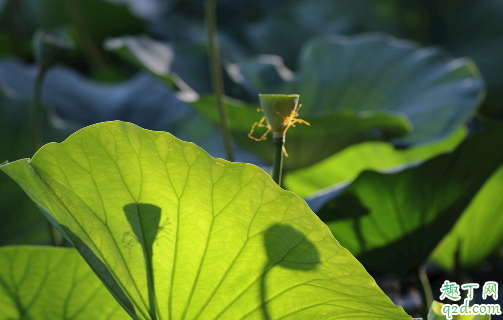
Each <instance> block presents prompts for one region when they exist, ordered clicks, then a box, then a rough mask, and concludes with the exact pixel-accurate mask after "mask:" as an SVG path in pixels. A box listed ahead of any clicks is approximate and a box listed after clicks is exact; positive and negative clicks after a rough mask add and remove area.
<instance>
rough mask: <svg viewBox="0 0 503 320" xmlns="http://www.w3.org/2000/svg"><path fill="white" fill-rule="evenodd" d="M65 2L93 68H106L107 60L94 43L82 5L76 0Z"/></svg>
mask: <svg viewBox="0 0 503 320" xmlns="http://www.w3.org/2000/svg"><path fill="white" fill-rule="evenodd" d="M65 3H66V10H67V13H68V15H69V16H70V18H71V20H72V21H73V23H74V25H75V28H76V30H77V36H78V37H79V39H80V44H81V45H82V49H83V50H84V53H85V54H86V56H87V58H88V59H89V62H90V63H91V66H92V68H93V69H94V71H96V70H103V69H105V68H106V66H107V62H106V61H105V59H104V58H103V57H102V54H101V52H100V50H99V48H98V46H96V44H95V43H94V40H93V37H92V35H91V32H90V31H89V27H88V25H87V22H86V18H85V16H84V11H83V9H82V6H81V5H80V3H79V2H78V1H76V0H68V1H65Z"/></svg>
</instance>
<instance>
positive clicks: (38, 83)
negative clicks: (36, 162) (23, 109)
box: [31, 68, 46, 152]
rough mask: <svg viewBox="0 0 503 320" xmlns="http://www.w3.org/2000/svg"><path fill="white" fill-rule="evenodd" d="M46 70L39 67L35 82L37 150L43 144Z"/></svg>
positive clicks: (33, 133) (35, 136) (34, 138)
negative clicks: (43, 96) (43, 88)
mask: <svg viewBox="0 0 503 320" xmlns="http://www.w3.org/2000/svg"><path fill="white" fill-rule="evenodd" d="M45 74H46V70H45V69H44V68H39V69H38V72H37V75H36V77H35V83H34V84H33V109H32V112H33V114H32V119H31V121H32V126H31V128H32V141H33V148H34V150H35V152H37V150H38V149H40V148H41V147H42V145H43V143H44V142H43V141H44V139H43V131H44V127H43V123H44V115H43V109H42V101H41V100H42V84H43V82H44V78H45Z"/></svg>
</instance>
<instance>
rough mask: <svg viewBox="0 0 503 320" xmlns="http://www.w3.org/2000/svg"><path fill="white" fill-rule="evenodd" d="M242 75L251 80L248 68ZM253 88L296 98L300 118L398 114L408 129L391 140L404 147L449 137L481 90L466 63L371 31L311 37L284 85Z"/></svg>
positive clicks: (476, 75)
mask: <svg viewBox="0 0 503 320" xmlns="http://www.w3.org/2000/svg"><path fill="white" fill-rule="evenodd" d="M257 68H258V71H257V72H259V71H260V70H263V68H260V64H258V66H257ZM244 76H245V78H254V79H257V75H256V74H254V71H253V68H250V67H249V66H248V68H247V72H245V73H244ZM254 85H255V86H256V87H257V88H258V89H259V90H260V91H261V92H260V93H297V94H300V99H301V103H302V104H303V108H302V114H304V115H306V114H308V115H329V114H330V113H333V112H335V111H340V110H351V111H353V112H355V113H357V114H358V113H360V112H368V111H385V112H391V113H396V114H401V115H404V116H405V117H407V118H408V119H409V120H410V122H411V123H412V126H413V130H412V131H411V132H410V133H409V134H407V135H405V136H403V137H396V138H395V139H393V142H394V143H395V144H398V145H405V146H408V145H413V144H418V143H426V142H430V141H434V140H439V139H442V138H445V137H447V136H448V135H450V134H451V133H452V132H453V131H455V130H456V129H457V128H459V126H461V125H462V124H463V123H465V122H466V121H467V120H468V119H469V118H470V117H471V116H472V115H473V113H474V112H475V110H476V108H477V107H478V106H479V104H480V102H481V98H482V97H483V93H484V84H483V80H482V78H481V76H480V74H479V72H478V70H477V68H476V66H475V64H474V63H473V62H472V61H471V60H469V59H456V60H454V59H452V58H451V57H450V56H448V55H447V54H446V53H445V52H443V51H442V50H440V49H439V48H435V47H428V48H420V47H418V46H417V45H416V44H414V43H412V42H409V41H405V40H399V39H395V38H391V37H385V36H381V35H375V34H364V35H359V36H355V37H342V36H330V37H328V36H327V37H320V38H317V39H315V40H313V41H310V42H309V43H307V44H306V45H305V46H304V48H303V50H302V53H301V55H300V68H299V70H298V71H297V73H296V75H295V76H294V78H293V79H292V80H290V81H287V82H285V84H284V85H283V86H277V87H265V86H262V85H260V83H257V82H255V83H254Z"/></svg>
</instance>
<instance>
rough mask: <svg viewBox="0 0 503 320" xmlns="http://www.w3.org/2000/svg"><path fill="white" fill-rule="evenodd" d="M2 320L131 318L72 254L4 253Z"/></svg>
mask: <svg viewBox="0 0 503 320" xmlns="http://www.w3.org/2000/svg"><path fill="white" fill-rule="evenodd" d="M0 310H2V313H1V315H0V319H5V320H8V319H31V320H45V319H52V320H63V319H75V320H89V319H96V320H105V319H108V320H121V319H130V318H129V316H128V315H127V313H126V312H125V311H124V310H122V308H121V307H120V305H119V304H117V303H116V302H115V300H114V299H113V297H112V295H111V294H110V293H109V292H108V290H107V289H106V288H105V287H104V286H103V285H102V284H101V282H100V280H99V279H98V278H97V277H96V275H95V274H94V273H93V271H92V270H91V269H90V268H89V266H88V265H87V264H86V263H85V261H84V260H83V259H82V257H81V256H80V255H79V254H78V253H77V252H76V251H75V250H73V249H69V248H68V249H66V248H65V249H63V248H54V247H34V246H12V247H2V248H0Z"/></svg>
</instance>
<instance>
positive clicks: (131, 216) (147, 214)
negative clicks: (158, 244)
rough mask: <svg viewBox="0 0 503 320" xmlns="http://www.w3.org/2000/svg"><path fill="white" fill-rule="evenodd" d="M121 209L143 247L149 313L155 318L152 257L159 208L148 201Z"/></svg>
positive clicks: (159, 217) (157, 226)
mask: <svg viewBox="0 0 503 320" xmlns="http://www.w3.org/2000/svg"><path fill="white" fill-rule="evenodd" d="M123 210H124V213H125V214H126V218H127V221H128V222H129V224H130V226H131V229H132V230H133V232H134V234H135V236H136V238H137V240H138V242H139V243H140V244H141V246H142V249H143V256H144V258H145V266H146V267H147V268H146V269H147V270H146V271H147V272H146V274H147V285H148V301H149V308H150V310H149V314H150V317H151V319H153V320H155V319H157V310H156V301H155V288H154V270H153V267H152V258H153V245H154V241H155V239H156V238H157V233H158V232H159V229H160V227H159V222H160V220H161V208H160V207H158V206H155V205H153V204H148V203H130V204H127V205H125V206H124V207H123Z"/></svg>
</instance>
